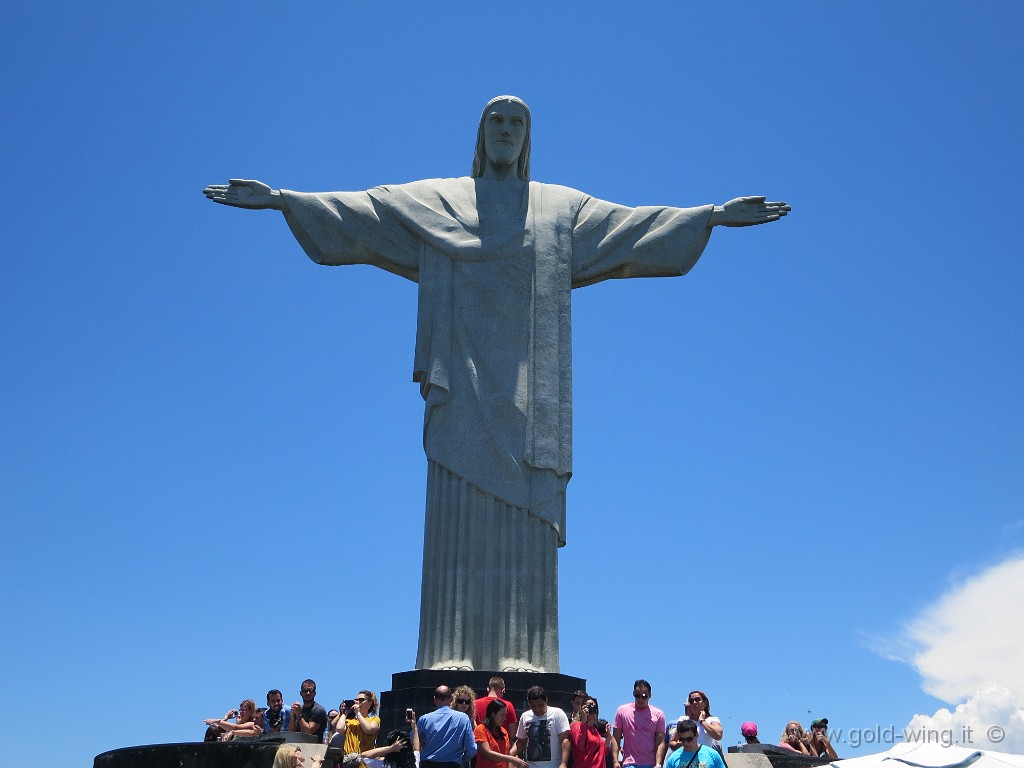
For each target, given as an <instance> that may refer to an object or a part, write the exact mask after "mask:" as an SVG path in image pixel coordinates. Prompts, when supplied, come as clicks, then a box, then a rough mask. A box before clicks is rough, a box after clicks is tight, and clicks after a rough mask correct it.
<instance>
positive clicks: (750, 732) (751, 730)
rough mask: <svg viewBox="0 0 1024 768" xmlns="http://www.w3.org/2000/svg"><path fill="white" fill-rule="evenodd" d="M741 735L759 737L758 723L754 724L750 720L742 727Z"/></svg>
mask: <svg viewBox="0 0 1024 768" xmlns="http://www.w3.org/2000/svg"><path fill="white" fill-rule="evenodd" d="M740 733H742V734H743V735H744V736H757V723H752V722H750V721H749V720H748V721H747V722H745V723H744V724H743V725H741V726H740Z"/></svg>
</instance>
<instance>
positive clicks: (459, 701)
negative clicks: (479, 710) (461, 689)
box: [455, 699, 470, 704]
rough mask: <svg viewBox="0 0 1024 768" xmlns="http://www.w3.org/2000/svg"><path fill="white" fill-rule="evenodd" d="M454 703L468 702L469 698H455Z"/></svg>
mask: <svg viewBox="0 0 1024 768" xmlns="http://www.w3.org/2000/svg"><path fill="white" fill-rule="evenodd" d="M455 703H456V704H469V703H470V701H469V699H456V700H455Z"/></svg>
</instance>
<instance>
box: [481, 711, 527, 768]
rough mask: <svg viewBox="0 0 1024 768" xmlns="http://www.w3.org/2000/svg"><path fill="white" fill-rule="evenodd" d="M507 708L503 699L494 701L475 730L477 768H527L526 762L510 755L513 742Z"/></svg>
mask: <svg viewBox="0 0 1024 768" xmlns="http://www.w3.org/2000/svg"><path fill="white" fill-rule="evenodd" d="M507 709H508V708H507V707H506V706H505V703H504V702H503V701H502V700H501V699H493V700H492V701H491V702H490V703H489V704H488V705H487V708H486V709H485V710H484V716H483V719H482V720H481V721H480V725H478V726H477V727H476V728H475V729H474V730H473V740H474V741H476V768H508V766H509V764H512V765H513V766H516V768H527V765H526V761H525V760H522V759H521V758H518V757H516V756H515V755H510V754H509V751H510V749H511V748H512V740H511V738H510V736H509V733H508V730H507V729H506V728H505V726H504V725H502V723H504V722H505V716H506V713H507Z"/></svg>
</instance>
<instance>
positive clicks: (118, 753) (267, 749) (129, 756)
mask: <svg viewBox="0 0 1024 768" xmlns="http://www.w3.org/2000/svg"><path fill="white" fill-rule="evenodd" d="M285 741H288V742H301V743H303V744H317V740H316V739H315V738H314V737H312V736H306V735H305V734H301V733H288V734H269V735H267V736H261V737H260V738H257V739H252V740H249V741H243V740H239V741H225V742H220V741H206V742H204V741H198V742H188V743H185V744H148V745H146V746H141V747H124V748H122V749H112V750H111V751H109V752H104V753H102V754H99V755H96V758H95V759H94V760H93V763H92V764H93V768H272V766H273V764H274V755H276V754H277V748H278V747H279V746H280V745H281V744H282V743H283V742H285Z"/></svg>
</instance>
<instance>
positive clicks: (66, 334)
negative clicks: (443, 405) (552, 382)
mask: <svg viewBox="0 0 1024 768" xmlns="http://www.w3.org/2000/svg"><path fill="white" fill-rule="evenodd" d="M1022 32H1024V6H1021V5H1020V4H1019V3H1013V2H1001V3H1000V2H991V3H978V4H975V3H971V4H968V3H946V4H935V3H927V4H926V3H921V2H907V3H900V4H895V3H882V2H860V3H852V2H833V3H817V2H791V3H786V4H779V5H773V6H770V7H766V6H763V5H758V6H753V5H747V6H740V7H734V6H733V5H728V7H726V5H725V4H717V3H714V4H713V3H689V2H686V3H684V2H678V3H668V2H664V3H653V2H636V3H629V4H625V3H624V4H616V5H613V4H607V3H599V2H598V3H592V4H576V3H571V4H570V3H552V4H541V3H530V2H528V3H520V4H518V5H516V6H515V7H510V8H506V7H497V6H494V7H491V6H487V7H486V8H484V7H477V6H476V4H473V5H470V4H460V3H432V4H420V3H416V4H414V3H405V2H398V3H393V4H385V5H377V6H374V5H372V4H352V3H303V4H287V5H286V4H275V3H261V2H251V3H246V4H244V5H240V4H226V3H224V4H220V3H202V4H200V3H184V4H163V5H159V6H157V5H152V4H137V5H134V6H118V5H102V4H101V5H98V6H97V5H95V4H94V5H92V6H88V5H82V4H65V3H37V4H31V5H30V4H19V5H17V6H15V7H12V8H11V9H9V10H8V11H7V13H6V14H5V22H4V24H3V25H2V28H0V61H2V63H3V72H4V73H5V77H4V78H3V81H2V83H0V95H2V99H0V103H2V104H3V105H4V110H3V111H4V118H3V121H2V124H0V137H2V139H3V140H2V144H0V168H2V170H3V176H4V178H5V179H6V183H5V184H4V185H3V187H2V189H0V203H2V207H3V211H4V213H3V218H2V222H3V223H2V225H0V247H2V251H3V265H4V269H3V279H2V280H0V328H2V332H0V402H2V408H0V515H2V520H3V531H4V535H3V537H2V539H0V553H2V557H3V563H4V565H5V570H6V577H5V578H4V580H3V586H2V587H0V612H2V615H3V617H4V626H5V630H4V631H3V633H2V635H0V656H2V658H3V659H4V661H3V664H2V666H0V685H2V690H4V691H5V693H6V695H7V696H8V698H9V700H10V702H11V706H12V707H14V708H15V709H16V710H18V711H21V710H22V709H26V708H27V710H28V711H29V712H31V713H32V715H31V718H30V721H34V722H35V723H36V724H34V725H29V726H23V727H22V728H21V731H22V733H23V734H25V735H26V736H29V735H32V736H34V735H38V734H40V733H45V734H49V735H52V737H53V741H52V743H51V744H50V745H49V746H48V747H47V748H46V750H45V754H44V755H43V756H42V758H41V762H40V764H53V765H56V764H58V763H60V764H66V765H87V764H89V761H91V759H92V757H93V756H94V755H95V754H97V753H99V752H102V751H105V750H107V749H112V748H115V747H118V746H126V745H128V744H132V743H157V742H164V741H180V740H189V739H192V738H197V737H199V736H200V735H201V733H202V719H203V718H205V717H210V716H219V715H220V714H222V713H223V712H224V711H226V710H227V709H229V708H232V707H234V706H236V705H237V704H238V702H239V701H241V699H243V698H248V697H253V698H255V699H257V701H260V702H261V703H262V697H263V694H264V693H265V691H266V690H267V689H268V688H271V687H277V688H281V689H282V690H284V691H285V696H286V700H288V701H290V700H294V698H295V697H296V696H297V692H298V687H299V683H300V681H301V680H302V679H303V678H305V677H307V676H309V677H313V678H315V679H316V680H317V681H318V683H319V687H320V699H321V701H323V702H324V703H326V704H328V705H332V704H336V703H337V702H338V701H339V700H340V699H341V698H342V697H344V696H348V695H351V694H352V693H353V692H354V691H356V690H358V689H359V688H364V687H365V688H371V689H374V690H378V691H379V690H383V689H387V688H389V687H390V674H391V673H392V672H397V671H403V670H406V669H409V668H411V667H412V665H413V663H414V660H415V643H416V629H417V620H418V600H419V591H418V590H419V587H418V583H419V569H420V563H421V554H422V553H421V547H422V507H423V487H424V479H425V461H424V458H423V455H422V450H421V443H420V430H421V423H422V422H421V419H422V401H421V400H420V398H419V394H418V390H417V387H416V386H415V385H414V384H412V383H411V366H412V352H413V334H414V329H415V300H416V294H415V286H414V285H413V284H412V283H409V282H407V281H404V280H402V279H400V278H397V277H395V276H393V275H388V274H385V273H382V272H378V271H375V270H373V269H372V268H369V267H351V268H338V269H327V268H323V267H318V266H316V265H314V264H313V263H312V262H310V261H309V260H308V259H307V258H306V257H305V256H304V255H303V253H302V251H301V249H300V248H299V246H298V245H297V244H296V243H295V241H294V240H293V238H292V236H291V235H290V233H289V231H288V228H287V227H286V225H285V224H284V221H283V220H282V218H281V216H280V215H279V214H277V213H273V212H248V211H238V210H231V209H227V208H223V207H219V206H214V205H213V204H211V203H209V202H208V201H206V200H205V199H204V198H203V196H202V194H201V190H202V188H203V186H204V185H206V184H208V183H223V182H225V181H226V180H227V179H229V178H232V177H243V178H258V179H262V180H264V181H266V182H267V183H270V184H271V185H273V186H275V187H286V188H290V189H298V190H307V191H317V190H334V189H365V188H367V187H370V186H373V185H375V184H379V183H389V182H391V183H394V182H402V181H409V180H413V179H419V178H429V177H437V176H458V175H464V174H466V173H468V171H469V165H470V161H471V153H472V146H473V138H474V131H475V123H476V120H477V118H478V115H479V110H480V108H481V106H482V105H483V104H484V103H485V102H486V101H487V99H488V98H490V97H491V96H494V95H496V94H500V93H514V94H517V95H519V96H521V97H523V98H524V99H525V100H526V101H527V102H528V103H529V104H530V106H531V108H532V112H533V123H534V133H533V157H532V171H533V177H534V178H535V179H537V180H539V181H549V182H556V183H560V184H565V185H568V186H571V187H575V188H578V189H581V190H584V191H586V192H588V193H590V194H593V195H595V196H597V197H601V198H605V199H609V200H614V201H616V202H620V203H625V204H630V205H640V204H668V205H679V206H691V205H700V204H704V203H709V202H716V203H721V202H724V201H725V200H728V199H730V198H732V197H735V196H738V195H745V194H765V195H768V196H769V197H770V198H775V199H784V200H787V201H789V202H790V203H791V204H792V205H793V207H794V212H793V214H792V215H791V216H790V217H789V218H788V219H786V220H785V221H783V222H781V223H778V224H774V225H771V226H767V227H759V228H756V229H745V230H728V231H723V230H716V231H715V233H714V234H713V236H712V239H711V243H710V245H709V247H708V250H707V251H706V252H705V255H704V257H703V258H702V260H701V262H700V263H699V264H698V265H697V266H696V267H695V268H694V270H693V271H692V272H691V273H690V274H689V275H688V276H687V277H685V278H682V279H675V280H668V279H665V280H646V281H644V280H632V281H612V282H607V283H603V284H600V285H597V286H593V287H590V288H586V289H582V290H580V291H576V292H575V293H574V296H573V299H574V307H573V309H574V317H573V320H574V329H573V330H574V376H575V381H574V392H575V417H574V423H575V435H574V445H575V459H574V467H575V475H574V478H573V481H572V483H571V484H570V486H569V494H570V495H569V523H568V541H569V543H568V546H567V547H566V548H565V549H563V550H561V553H560V574H561V578H560V595H561V598H560V605H561V656H562V671H563V672H566V673H569V674H574V675H580V676H582V677H585V678H587V679H588V681H589V685H588V687H589V689H590V690H591V692H592V693H594V694H596V695H597V696H598V697H599V698H600V699H601V701H602V703H603V705H604V707H603V708H604V709H605V710H609V711H610V709H611V706H612V705H614V704H618V703H622V702H625V701H626V700H627V699H628V697H629V694H630V690H631V689H630V686H631V684H632V681H633V680H634V679H635V678H637V677H645V678H647V679H649V680H651V681H652V682H653V684H654V699H653V703H654V704H655V705H657V706H660V707H662V708H663V709H665V710H666V712H667V713H668V714H669V715H670V716H674V715H676V714H678V713H679V712H680V711H681V710H682V706H683V700H684V697H685V695H686V693H687V692H688V691H689V690H690V689H693V688H700V689H703V690H705V691H706V692H707V693H708V694H709V697H710V699H711V702H712V709H713V711H714V713H715V714H718V715H720V716H721V717H722V719H723V722H724V725H725V728H726V737H725V741H726V742H727V743H729V744H732V743H735V742H736V741H737V740H738V739H739V724H740V723H741V722H743V721H744V720H754V721H757V722H758V723H759V724H760V726H761V730H762V734H763V736H764V737H765V739H764V740H771V739H774V738H777V736H776V734H777V733H779V732H780V731H781V730H782V727H783V725H784V724H785V722H786V721H787V720H789V719H799V720H801V721H803V722H804V723H805V725H806V724H807V723H808V722H809V721H810V719H811V718H812V717H820V716H827V717H828V718H829V719H830V722H831V723H832V725H833V727H834V728H840V729H842V730H843V733H842V734H840V741H839V744H838V745H837V748H838V750H839V753H840V755H842V756H851V755H854V754H862V753H865V752H872V751H878V748H879V745H878V744H872V743H862V742H864V741H865V740H866V738H867V737H866V736H864V738H860V737H859V736H855V737H853V738H851V737H850V734H851V732H853V731H854V729H859V731H857V733H858V734H859V735H860V736H863V735H864V734H869V733H873V732H879V731H880V730H881V729H886V728H888V727H889V726H893V727H895V729H896V730H897V731H899V730H901V729H902V728H904V727H905V726H907V725H908V723H910V722H911V721H912V720H913V721H914V723H915V724H916V725H915V727H923V726H924V725H928V724H931V725H936V724H938V725H942V724H947V725H948V724H949V723H953V722H961V721H963V722H967V721H968V720H969V721H970V722H972V723H977V724H978V725H979V726H981V725H984V726H986V727H990V726H992V725H999V726H1000V727H1006V728H1007V738H1006V739H1005V740H1004V741H1003V742H1002V744H1001V747H1002V748H1003V749H1004V750H1007V751H1017V752H1024V712H1022V710H1021V707H1022V706H1024V678H1022V674H1024V672H1022V670H1024V658H1022V656H1021V654H1022V652H1021V650H1020V647H1019V646H1020V642H1019V637H1020V636H1021V633H1022V631H1024V626H1022V624H1021V622H1022V619H1021V615H1024V610H1022V608H1024V593H1022V589H1024V586H1022V585H1024V576H1022V567H1021V561H1022V558H1024V472H1022V469H1024V467H1022V464H1024V406H1022V399H1021V397H1020V391H1021V390H1020V387H1021V379H1022V373H1024V371H1022V355H1021V350H1022V346H1024V323H1022V319H1024V312H1022V309H1021V300H1020V297H1021V294H1022V288H1024V266H1022V262H1021V258H1020V256H1021V249H1020V246H1019V244H1018V239H1019V237H1018V232H1019V218H1020V217H1019V215H1018V213H1017V211H1016V209H1017V199H1018V192H1019V189H1018V187H1019V183H1020V180H1021V178H1022V162H1021V161H1022V152H1021V140H1020V135H1021V134H1020V125H1021V117H1022V105H1024V99H1022V86H1021V78H1020V72H1021V70H1022V66H1021V65H1022V63H1024V56H1022V54H1021V50H1022V48H1021V40H1022V39H1024V35H1022ZM363 590H368V591H369V593H370V594H371V595H372V598H370V599H367V598H366V597H363V596H361V595H362V593H363ZM993 686H995V687H993ZM289 696H291V697H292V698H291V699H289V698H288V697H289ZM26 705H27V706H26ZM943 709H945V710H948V711H947V712H946V714H943ZM947 715H948V717H947ZM958 718H959V719H958ZM938 725H936V727H938ZM943 727H945V725H943ZM875 729H879V731H876V730H875ZM854 742H857V743H856V744H855V743H854ZM887 746H888V744H882V745H881V748H886V747H887ZM983 746H991V745H990V744H988V745H983ZM22 749H26V750H27V747H23V746H22V745H21V744H17V743H15V744H13V750H14V754H13V755H12V756H11V762H12V763H19V762H27V760H28V759H29V758H28V757H27V755H28V752H27V751H26V752H24V753H20V754H19V750H22ZM19 757H21V758H22V759H18V758H19ZM33 759H35V758H33Z"/></svg>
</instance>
